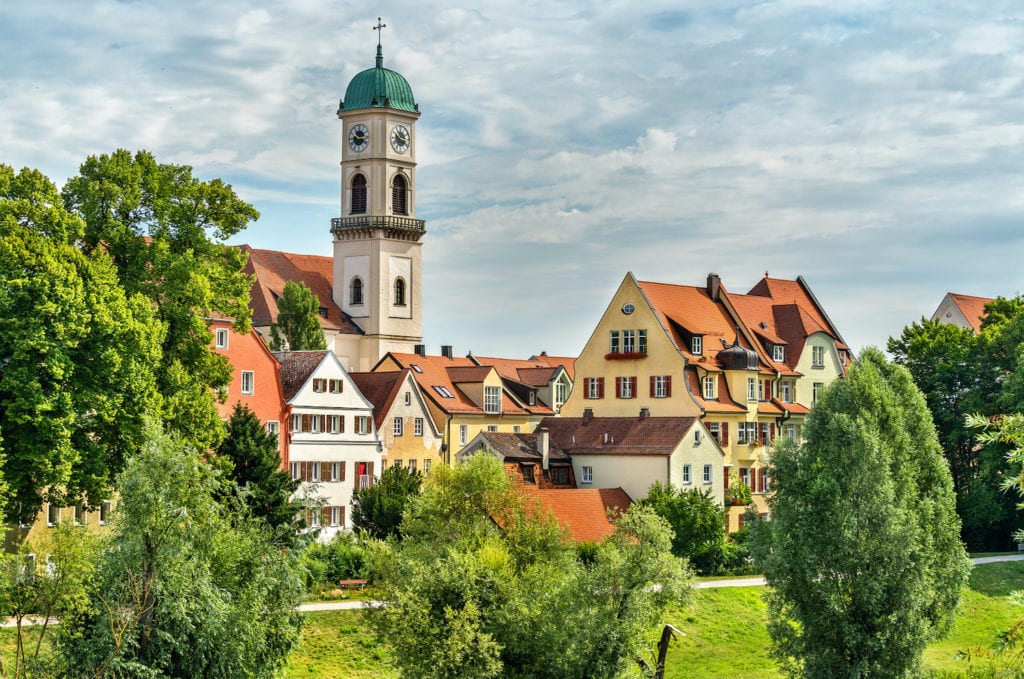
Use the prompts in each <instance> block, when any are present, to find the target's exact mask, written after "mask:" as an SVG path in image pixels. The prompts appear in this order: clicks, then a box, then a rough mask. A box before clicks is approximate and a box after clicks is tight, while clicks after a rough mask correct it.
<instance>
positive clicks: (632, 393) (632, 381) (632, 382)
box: [626, 377, 640, 398]
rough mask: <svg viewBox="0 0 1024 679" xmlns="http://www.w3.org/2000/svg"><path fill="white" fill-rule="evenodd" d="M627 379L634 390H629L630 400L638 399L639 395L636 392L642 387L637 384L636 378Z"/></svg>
mask: <svg viewBox="0 0 1024 679" xmlns="http://www.w3.org/2000/svg"><path fill="white" fill-rule="evenodd" d="M626 379H627V380H629V386H630V387H632V389H630V390H629V397H630V398H637V393H636V392H637V389H638V388H639V387H640V385H639V384H638V383H637V380H636V378H635V377H627V378H626Z"/></svg>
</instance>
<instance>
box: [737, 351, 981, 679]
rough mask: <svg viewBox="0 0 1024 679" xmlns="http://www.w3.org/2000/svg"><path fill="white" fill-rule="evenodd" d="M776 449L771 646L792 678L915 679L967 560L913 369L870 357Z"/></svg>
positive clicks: (764, 534) (767, 568)
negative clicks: (799, 439) (800, 436)
mask: <svg viewBox="0 0 1024 679" xmlns="http://www.w3.org/2000/svg"><path fill="white" fill-rule="evenodd" d="M803 433H804V437H805V440H804V442H803V443H800V444H797V443H795V442H790V441H787V440H781V441H779V442H778V443H777V445H776V448H775V449H774V451H773V454H772V465H773V468H774V469H773V474H772V480H773V486H774V491H775V495H774V498H773V499H772V505H771V508H772V516H773V520H772V521H771V522H770V523H765V524H761V525H759V526H757V527H756V530H754V531H753V543H754V554H755V557H756V559H757V561H758V563H759V565H760V566H761V567H762V568H763V569H764V573H765V577H766V578H767V581H768V585H769V589H768V593H767V597H766V598H767V601H768V606H769V614H770V623H769V632H770V634H771V637H772V642H773V652H774V654H775V656H776V658H777V659H778V660H779V661H780V663H781V664H782V665H783V667H784V668H785V669H786V670H787V671H788V672H789V673H790V674H791V675H792V676H801V677H822V678H824V677H828V678H830V679H831V678H836V677H857V678H859V679H867V678H869V677H912V676H917V673H918V672H919V670H920V658H921V653H922V651H923V650H924V647H925V646H926V645H927V643H928V642H929V641H931V640H932V639H934V638H936V637H937V636H939V635H941V634H942V633H944V631H945V630H946V629H947V628H948V625H949V624H950V622H951V620H952V614H953V612H954V610H955V608H956V606H957V603H958V601H959V598H960V590H961V587H962V585H963V583H964V582H965V580H966V577H967V573H968V568H969V563H968V560H967V556H966V554H965V552H964V548H963V545H962V543H961V542H960V539H959V531H960V525H959V524H960V521H959V519H958V517H957V515H956V512H955V503H954V497H953V488H952V483H951V481H950V476H949V470H948V467H947V465H946V462H945V460H944V459H943V457H942V450H941V448H940V446H939V443H938V439H937V437H936V435H935V428H934V426H933V424H932V420H931V415H930V413H929V412H928V408H927V406H926V404H925V400H924V398H923V397H922V395H921V393H920V391H919V390H918V389H917V387H915V386H914V383H913V380H912V379H911V377H910V374H909V373H908V372H907V371H906V369H904V368H902V367H900V366H896V365H893V364H891V363H888V362H887V361H886V360H885V358H884V357H883V356H882V354H881V352H879V351H877V350H874V349H868V350H865V351H864V352H863V354H862V355H861V357H860V360H859V361H858V362H857V363H856V364H855V365H854V366H853V367H852V368H851V369H850V372H849V376H848V377H847V379H844V380H839V381H837V382H834V383H833V384H832V385H830V386H829V388H828V389H826V390H825V392H824V393H823V394H822V395H821V396H820V397H819V400H818V402H817V403H816V404H815V406H814V409H813V410H812V411H811V414H810V415H809V416H808V418H807V421H806V424H805V426H804V429H803Z"/></svg>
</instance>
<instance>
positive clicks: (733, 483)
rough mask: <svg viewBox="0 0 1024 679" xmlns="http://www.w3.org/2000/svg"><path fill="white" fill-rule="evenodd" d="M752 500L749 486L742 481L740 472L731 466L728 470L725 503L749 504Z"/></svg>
mask: <svg viewBox="0 0 1024 679" xmlns="http://www.w3.org/2000/svg"><path fill="white" fill-rule="evenodd" d="M753 501H754V498H753V496H752V495H751V494H750V488H749V487H748V486H747V484H745V483H743V479H741V478H740V473H739V472H738V471H736V468H735V467H733V469H732V470H730V472H729V487H728V488H726V489H725V503H726V504H727V505H749V504H750V503H751V502H753Z"/></svg>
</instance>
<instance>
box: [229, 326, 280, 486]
mask: <svg viewBox="0 0 1024 679" xmlns="http://www.w3.org/2000/svg"><path fill="white" fill-rule="evenodd" d="M209 327H210V330H211V332H213V336H214V342H213V350H214V351H215V352H216V353H218V354H221V355H223V356H226V357H227V359H228V360H229V361H230V362H231V367H232V368H233V371H232V375H231V383H230V384H229V385H228V388H227V391H226V393H225V394H223V396H224V401H223V402H221V401H218V403H217V410H218V411H219V412H220V415H221V417H223V418H225V419H227V418H229V417H231V413H232V412H233V411H234V409H235V405H236V404H242V405H244V406H246V407H247V408H249V410H251V411H252V412H253V413H254V414H255V415H256V417H258V418H259V419H260V421H261V422H263V423H264V424H265V425H266V428H267V431H268V432H270V433H273V434H277V440H278V451H279V452H280V453H281V463H282V465H283V466H284V468H285V469H287V468H288V436H287V427H285V428H284V429H282V424H284V425H286V424H287V416H288V406H287V405H286V404H285V401H284V394H283V392H282V390H281V389H282V388H281V365H280V364H279V363H278V362H277V359H276V358H275V357H274V355H273V354H272V353H271V352H270V349H269V348H268V347H267V344H266V342H264V341H263V337H262V336H261V335H260V333H259V332H258V331H257V330H256V329H255V328H253V329H252V330H251V331H250V332H248V333H245V334H242V333H239V332H236V331H235V329H234V327H233V326H232V325H231V321H230V320H227V319H210V320H209Z"/></svg>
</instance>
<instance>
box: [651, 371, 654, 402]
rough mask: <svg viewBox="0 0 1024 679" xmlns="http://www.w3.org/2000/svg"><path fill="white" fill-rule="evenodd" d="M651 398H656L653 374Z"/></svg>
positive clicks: (652, 376)
mask: <svg viewBox="0 0 1024 679" xmlns="http://www.w3.org/2000/svg"><path fill="white" fill-rule="evenodd" d="M651 398H654V375H651Z"/></svg>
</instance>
